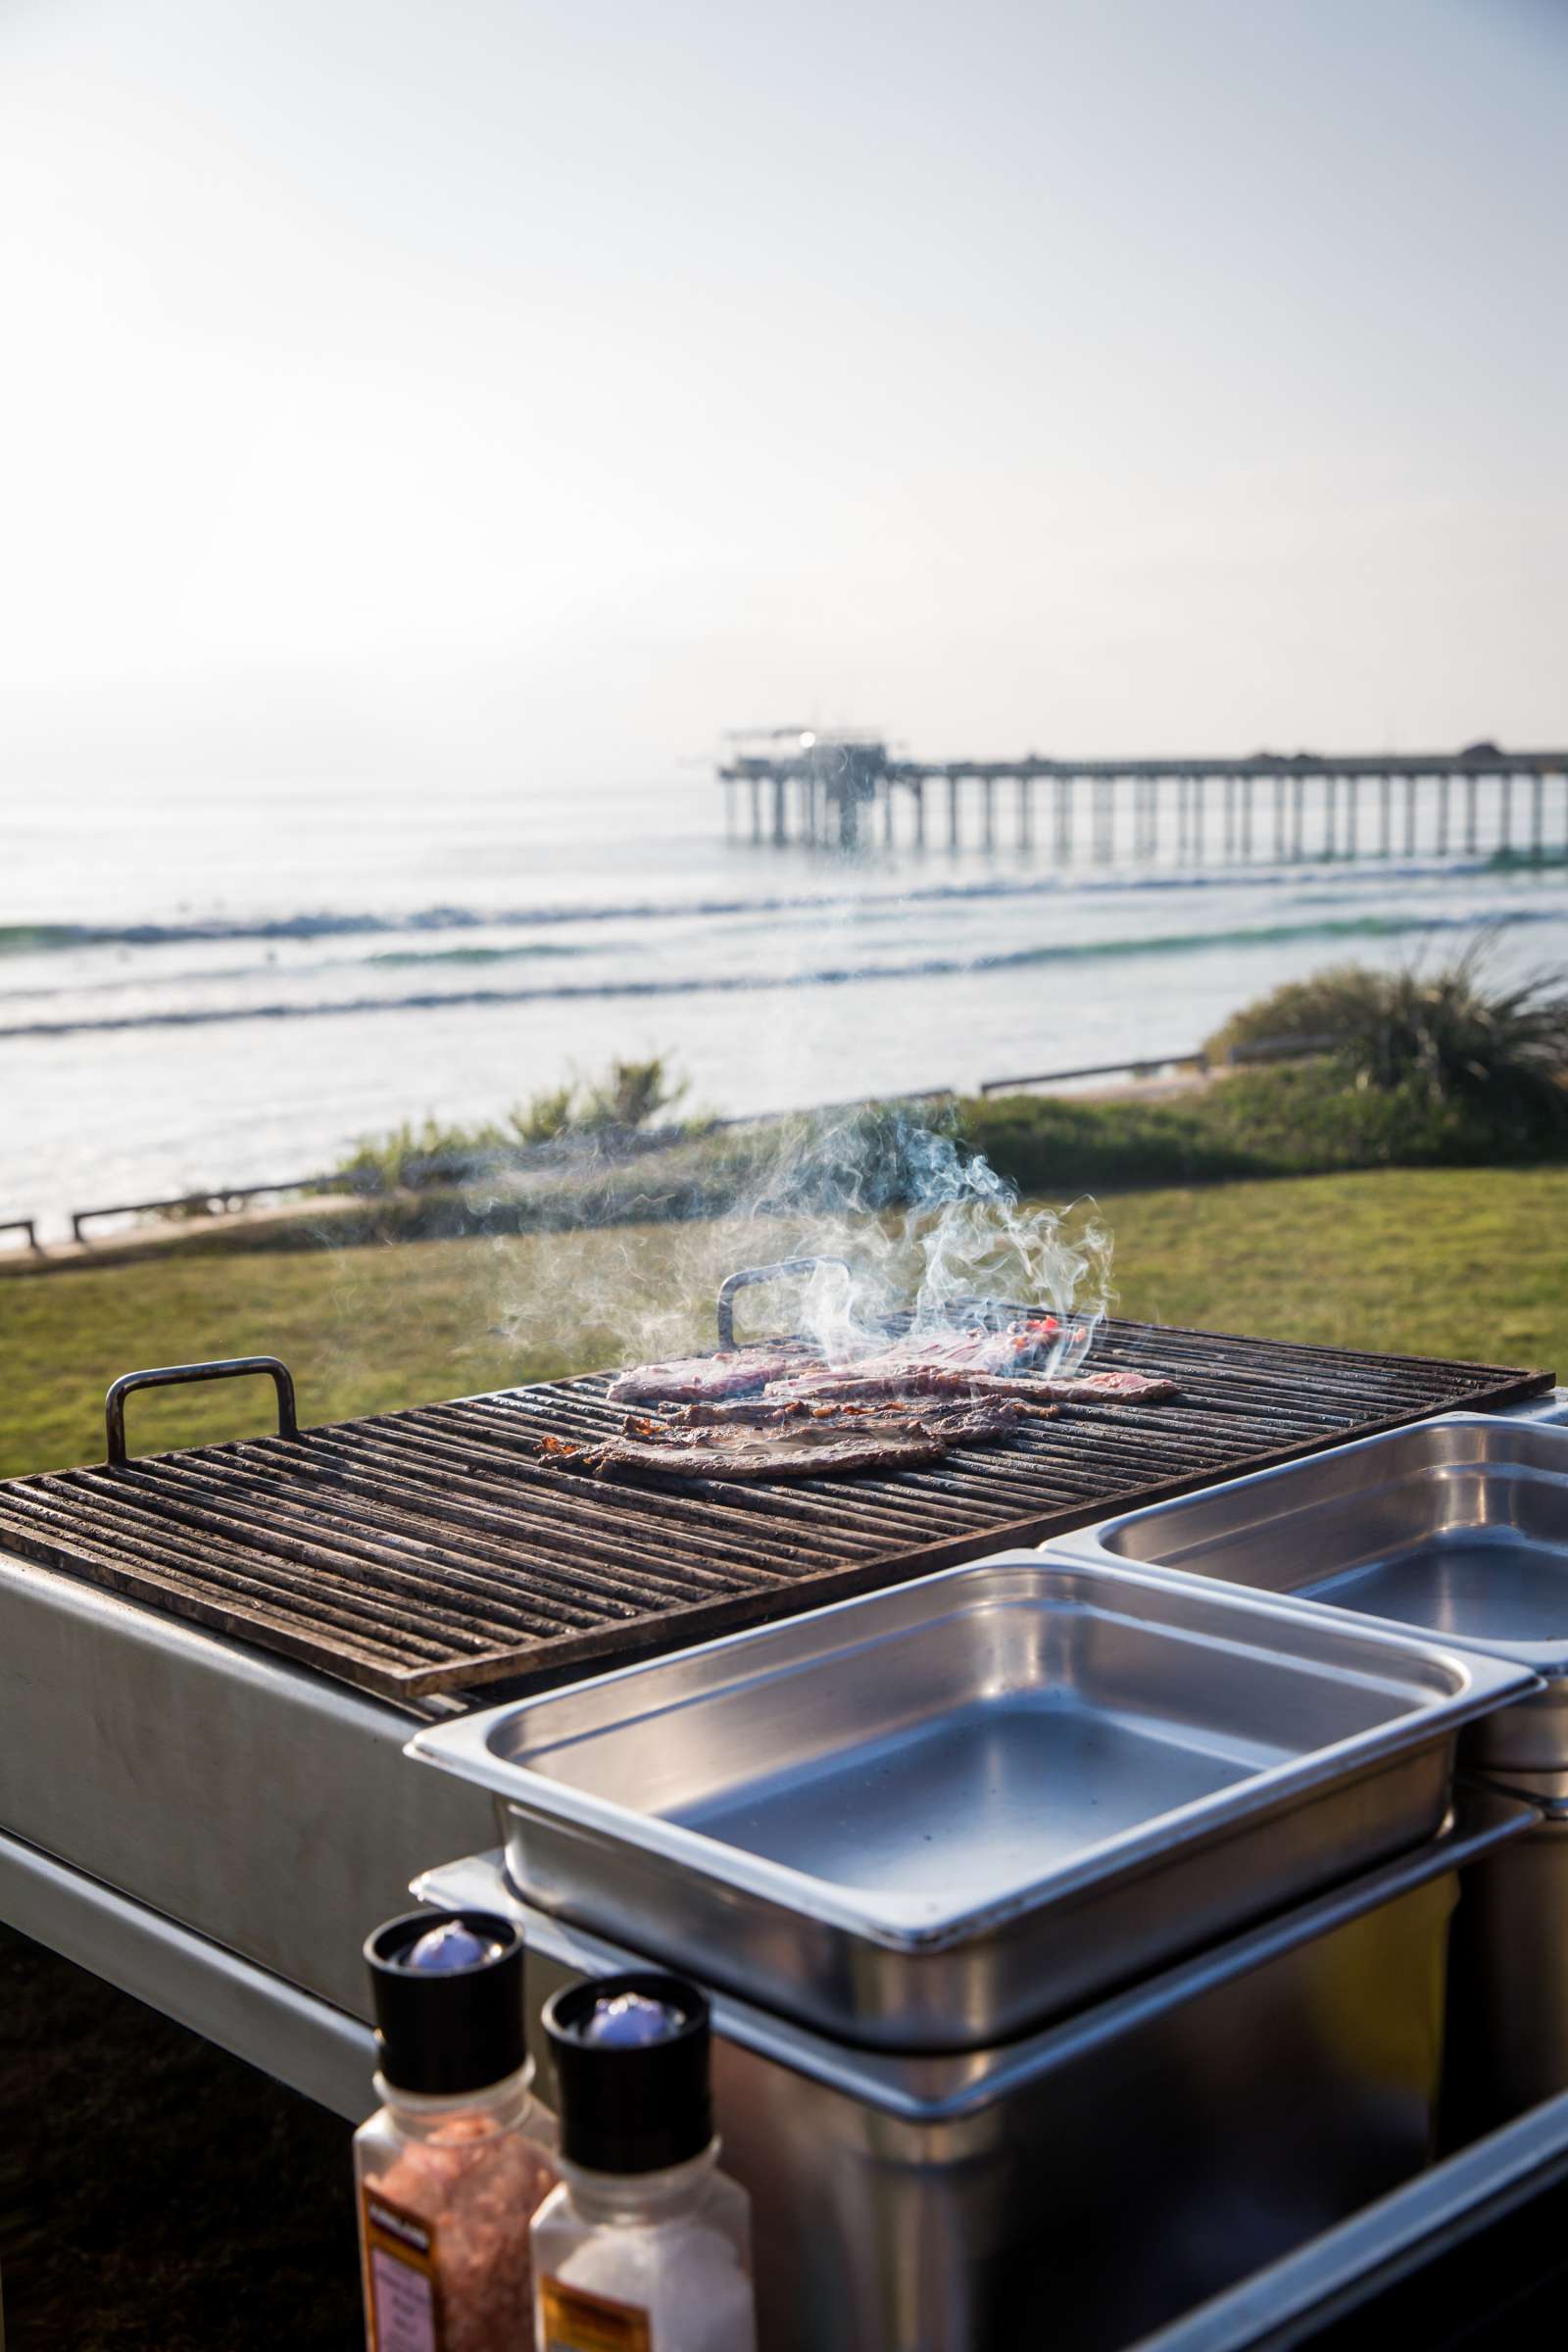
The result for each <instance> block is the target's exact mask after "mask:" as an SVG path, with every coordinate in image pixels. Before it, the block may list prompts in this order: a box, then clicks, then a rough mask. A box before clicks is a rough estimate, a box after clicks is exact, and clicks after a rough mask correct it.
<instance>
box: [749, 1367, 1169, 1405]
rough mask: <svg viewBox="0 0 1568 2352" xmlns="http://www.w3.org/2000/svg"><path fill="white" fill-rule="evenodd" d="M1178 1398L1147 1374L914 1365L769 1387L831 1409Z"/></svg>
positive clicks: (783, 1396)
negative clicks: (989, 1400)
mask: <svg viewBox="0 0 1568 2352" xmlns="http://www.w3.org/2000/svg"><path fill="white" fill-rule="evenodd" d="M1175 1394H1176V1383H1175V1382H1174V1381H1173V1380H1166V1379H1164V1378H1163V1377H1158V1378H1156V1377H1154V1376H1153V1375H1152V1374H1149V1373H1146V1372H1112V1371H1105V1372H1081V1373H1074V1374H1072V1375H1070V1376H1069V1377H1067V1378H1065V1379H1062V1378H1059V1377H1056V1376H1053V1375H1044V1374H1043V1375H1040V1376H1039V1377H1035V1378H1031V1376H1030V1375H1029V1374H1028V1373H1026V1372H1025V1373H1018V1374H1015V1375H1013V1376H1011V1377H1008V1376H1006V1375H1004V1374H1001V1373H996V1372H966V1371H959V1370H953V1369H950V1368H949V1367H948V1366H946V1365H943V1364H914V1365H911V1366H909V1367H908V1368H907V1369H906V1370H902V1371H901V1370H884V1371H881V1372H868V1371H866V1370H865V1369H864V1368H863V1367H862V1366H861V1365H859V1364H846V1365H844V1366H843V1367H842V1368H838V1369H835V1368H832V1367H824V1368H823V1369H822V1370H820V1371H811V1372H798V1373H796V1374H794V1375H793V1376H791V1377H790V1378H789V1379H786V1380H780V1381H772V1382H769V1384H768V1387H767V1389H766V1390H765V1391H764V1393H763V1401H764V1402H767V1401H769V1400H773V1399H776V1400H777V1401H778V1402H779V1403H781V1404H784V1403H794V1402H812V1403H825V1402H826V1401H828V1400H829V1399H838V1398H840V1397H842V1398H844V1399H845V1400H846V1401H852V1400H853V1401H856V1402H861V1403H876V1402H880V1401H882V1400H884V1399H887V1400H892V1399H893V1398H896V1397H1014V1398H1016V1399H1017V1401H1018V1402H1019V1403H1022V1404H1040V1405H1053V1404H1160V1403H1163V1402H1164V1400H1165V1399H1166V1398H1167V1397H1174V1396H1175Z"/></svg>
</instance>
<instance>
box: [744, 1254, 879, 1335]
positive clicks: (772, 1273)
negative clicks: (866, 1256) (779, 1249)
mask: <svg viewBox="0 0 1568 2352" xmlns="http://www.w3.org/2000/svg"><path fill="white" fill-rule="evenodd" d="M818 1266H838V1267H840V1268H841V1269H842V1270H843V1272H844V1273H846V1274H848V1273H849V1271H850V1261H849V1259H848V1258H847V1257H781V1258H780V1259H779V1261H778V1263H777V1265H776V1266H741V1267H738V1268H737V1270H736V1271H735V1272H734V1273H733V1274H726V1275H725V1277H724V1279H723V1281H722V1282H721V1283H720V1285H719V1290H718V1344H719V1346H720V1348H733V1347H734V1345H735V1294H736V1292H737V1291H746V1290H750V1289H751V1287H752V1284H753V1283H754V1282H772V1281H774V1280H775V1279H776V1278H777V1277H778V1276H779V1275H780V1274H814V1273H815V1272H816V1269H817V1267H818Z"/></svg>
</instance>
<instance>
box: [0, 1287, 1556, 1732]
mask: <svg viewBox="0 0 1568 2352" xmlns="http://www.w3.org/2000/svg"><path fill="white" fill-rule="evenodd" d="M1095 1362H1096V1363H1097V1365H1125V1366H1128V1367H1130V1368H1133V1369H1140V1370H1145V1371H1159V1372H1168V1373H1170V1374H1171V1375H1172V1376H1173V1377H1174V1378H1175V1379H1176V1380H1177V1381H1178V1382H1179V1384H1180V1390H1181V1394H1180V1397H1179V1398H1178V1399H1177V1400H1176V1401H1174V1402H1172V1403H1169V1404H1163V1405H1157V1406H1152V1407H1149V1408H1146V1409H1140V1408H1136V1407H1117V1406H1112V1405H1071V1406H1067V1407H1065V1408H1064V1409H1063V1413H1062V1417H1061V1418H1060V1419H1059V1420H1056V1421H1041V1422H1039V1423H1035V1424H1032V1425H1030V1426H1029V1427H1028V1428H1026V1429H1024V1430H1021V1431H1020V1432H1019V1433H1018V1434H1017V1435H1016V1436H1014V1437H1009V1438H1008V1439H1006V1440H1005V1441H1004V1442H1003V1443H1002V1444H1001V1445H998V1446H986V1447H972V1448H960V1449H959V1450H957V1451H956V1452H955V1453H952V1454H950V1455H948V1456H947V1457H946V1458H945V1459H944V1460H943V1461H941V1462H940V1463H938V1464H935V1465H933V1466H932V1467H930V1468H928V1469H923V1470H905V1471H896V1472H891V1473H888V1474H886V1475H875V1474H873V1475H867V1476H860V1477H855V1478H848V1479H846V1478H820V1479H809V1480H792V1481H789V1482H782V1481H781V1482H778V1483H775V1484H772V1485H766V1484H762V1485H747V1486H738V1485H726V1484H721V1483H719V1482H716V1481H713V1480H707V1479H703V1480H685V1479H681V1480H676V1479H673V1478H672V1479H671V1480H669V1481H668V1483H667V1484H654V1483H644V1482H639V1483H637V1484H636V1485H630V1484H620V1483H609V1482H606V1481H599V1480H594V1479H591V1478H587V1477H585V1476H584V1475H583V1474H581V1473H580V1472H576V1471H572V1470H566V1469H562V1468H559V1467H557V1466H555V1465H553V1464H552V1463H550V1462H549V1461H547V1460H546V1461H541V1460H539V1459H538V1458H536V1456H535V1453H534V1450H533V1449H534V1446H536V1444H537V1441H538V1440H539V1439H540V1438H542V1437H544V1436H546V1435H554V1436H558V1437H568V1438H569V1437H583V1438H598V1437H603V1436H606V1435H608V1434H611V1433H612V1432H613V1431H615V1430H617V1429H618V1428H619V1426H620V1423H621V1419H622V1417H623V1414H622V1408H619V1407H616V1406H612V1405H609V1404H607V1403H606V1401H605V1390H606V1388H607V1386H608V1376H607V1375H604V1374H594V1375H590V1376H588V1377H586V1378H583V1379H580V1380H570V1381H558V1382H554V1383H551V1384H549V1385H548V1386H542V1387H538V1388H527V1389H515V1390H506V1391H502V1392H500V1393H498V1394H496V1395H495V1396H490V1397H466V1398H464V1399H462V1400H461V1401H458V1402H455V1403H451V1404H433V1405H421V1406H418V1407H416V1408H414V1409H413V1410H410V1411H407V1412H398V1413H381V1414H375V1415H373V1416H371V1417H370V1418H369V1419H367V1420H361V1421H345V1422H340V1423H337V1424H336V1425H331V1426H327V1427H325V1428H321V1429H313V1430H307V1431H305V1432H304V1433H302V1434H301V1435H299V1436H297V1437H288V1436H279V1437H275V1438H271V1437H269V1438H253V1439H246V1440H243V1441H241V1442H240V1443H237V1444H232V1445H224V1446H196V1447H192V1448H189V1449H187V1450H184V1451H180V1452H176V1453H168V1454H161V1455H154V1456H150V1457H147V1458H145V1459H142V1460H138V1461H124V1460H121V1461H117V1462H115V1463H114V1464H113V1465H112V1466H105V1467H96V1468H85V1469H79V1470H65V1471H58V1472H50V1473H47V1474H45V1475H42V1476H38V1477H32V1478H21V1479H14V1480H11V1481H10V1482H8V1483H3V1484H0V1549H9V1550H10V1551H12V1552H13V1553H20V1554H21V1555H22V1556H23V1557H24V1558H26V1559H29V1560H34V1561H38V1562H41V1563H42V1564H44V1565H45V1566H48V1567H51V1568H58V1569H64V1570H66V1571H68V1572H71V1573H73V1574H76V1575H79V1576H83V1577H86V1578H88V1579H90V1580H91V1581H92V1582H93V1583H95V1584H100V1585H105V1586H108V1587H110V1588H111V1589H112V1590H114V1591H116V1592H119V1593H124V1594H127V1595H128V1596H130V1597H131V1598H133V1599H136V1600H139V1601H144V1602H148V1603H150V1604H152V1605H154V1606H158V1607H162V1608H165V1609H168V1610H170V1611H171V1612H172V1613H173V1614H174V1615H176V1616H180V1617H186V1618H191V1619H193V1620H195V1621H196V1622H197V1623H198V1624H202V1625H206V1626H210V1627H213V1628H216V1629H217V1630H219V1631H221V1632H223V1633H226V1634H233V1635H238V1636H240V1637H241V1638H242V1639H244V1640H247V1641H251V1642H256V1643H258V1644H259V1645H260V1646H261V1647H263V1648H265V1649H270V1650H276V1651H280V1652H282V1653H283V1654H284V1655H286V1656H289V1657H293V1658H297V1659H300V1660H303V1661H304V1662H305V1663H307V1664H309V1665H312V1666H315V1667H318V1668H320V1669H321V1670H323V1671H324V1672H326V1673H328V1674H332V1675H336V1676H338V1677H340V1678H341V1679H343V1680H345V1681H347V1682H350V1683H354V1684H358V1685H360V1686H361V1687H362V1688H365V1689H368V1690H370V1691H378V1692H381V1693H383V1694H386V1695H389V1696H394V1697H403V1698H414V1697H417V1696H420V1695H423V1694H425V1693H429V1692H434V1691H445V1690H461V1689H463V1688H465V1687H466V1686H469V1685H474V1684H480V1683H488V1682H495V1681H498V1680H502V1679H507V1678H517V1677H522V1676H534V1675H538V1674H540V1673H544V1672H551V1673H553V1672H555V1671H557V1670H560V1669H564V1668H568V1667H573V1668H574V1667H577V1666H586V1665H587V1664H589V1663H590V1662H601V1663H605V1662H613V1661H615V1660H619V1659H623V1658H627V1657H630V1656H632V1655H634V1654H641V1653H645V1652H646V1651H648V1650H649V1649H651V1648H654V1647H656V1646H668V1645H670V1644H671V1643H672V1642H690V1641H696V1640H699V1639H702V1638H704V1637H706V1636H708V1635H711V1634H715V1633H719V1632H723V1631H726V1630H728V1629H730V1628H732V1627H735V1626H739V1625H743V1624H747V1623H751V1622H753V1621H755V1620H757V1619H759V1618H763V1617H769V1616H777V1615H781V1614H784V1613H786V1612H788V1611H790V1610H793V1609H800V1608H807V1607H810V1606H813V1605H815V1604H817V1603H819V1602H822V1601H825V1600H829V1599H835V1598H838V1597H841V1596H842V1595H844V1594H846V1593H852V1592H857V1591H859V1590H862V1589H864V1588H866V1587H868V1586H873V1585H879V1584H887V1583H891V1582H894V1581H895V1580H897V1579H900V1578H903V1577H907V1576H910V1575H916V1574H919V1573H921V1572H923V1571H926V1570H929V1569H933V1568H939V1567H944V1566H949V1565H952V1564H954V1563H956V1562H957V1561H960V1560H969V1559H977V1558H980V1557H981V1556H982V1555H983V1554H985V1553H986V1552H989V1551H995V1550H998V1549H1003V1548H1005V1547H1007V1546H1009V1545H1015V1544H1037V1543H1040V1542H1042V1541H1043V1540H1044V1539H1045V1538H1046V1537H1048V1536H1052V1535H1057V1534H1060V1533H1062V1532H1063V1531H1064V1530H1066V1529H1068V1528H1072V1527H1081V1526H1084V1525H1086V1524H1087V1523H1088V1522H1089V1521H1090V1520H1092V1519H1098V1518H1102V1517H1104V1516H1105V1515H1106V1514H1107V1513H1109V1512H1110V1511H1111V1510H1113V1509H1124V1508H1127V1507H1129V1506H1130V1505H1131V1504H1133V1503H1134V1502H1136V1501H1148V1500H1152V1499H1154V1498H1155V1497H1157V1496H1159V1495H1170V1494H1177V1493H1180V1492H1182V1491H1183V1490H1184V1489H1187V1488H1191V1487H1195V1486H1201V1485H1205V1484H1207V1483H1209V1482H1211V1481H1212V1480H1215V1479H1218V1478H1223V1477H1228V1476H1230V1475H1232V1474H1234V1473H1235V1472H1237V1471H1240V1470H1242V1469H1244V1468H1256V1467H1258V1466H1259V1465H1261V1464H1262V1463H1265V1462H1269V1461H1283V1460H1289V1459H1292V1458H1294V1457H1295V1456H1297V1455H1299V1454H1303V1453H1309V1452H1311V1451H1313V1450H1314V1449H1315V1448H1317V1447H1320V1446H1330V1445H1334V1444H1336V1443H1338V1442H1340V1441H1342V1440H1344V1439H1346V1438H1348V1437H1352V1436H1357V1435H1364V1434H1367V1433H1369V1432H1371V1431H1373V1430H1377V1429H1389V1428H1394V1427H1397V1425H1398V1424H1400V1423H1402V1422H1406V1421H1413V1420H1419V1419H1421V1418H1422V1417H1424V1416H1425V1415H1427V1414H1431V1413H1436V1412H1446V1411H1451V1410H1454V1409H1455V1408H1458V1407H1463V1406H1482V1407H1487V1406H1492V1407H1495V1406H1501V1405H1504V1404H1511V1403H1514V1402H1516V1401H1518V1400H1519V1399H1521V1398H1523V1397H1528V1396H1532V1395H1535V1394H1537V1393H1539V1392H1540V1391H1542V1390H1544V1388H1546V1387H1548V1386H1549V1384H1550V1377H1551V1376H1550V1375H1549V1374H1548V1373H1544V1372H1536V1373H1532V1372H1522V1371H1517V1370H1512V1369H1509V1368H1507V1367H1504V1366H1498V1365H1492V1364H1465V1363H1442V1362H1434V1361H1429V1360H1427V1359H1425V1358H1419V1357H1403V1356H1386V1355H1361V1354H1354V1353H1350V1352H1348V1351H1345V1350H1342V1349H1336V1348H1299V1347H1287V1346H1283V1345H1279V1344H1276V1343H1273V1342H1269V1341H1263V1340H1248V1339H1232V1338H1226V1337H1221V1336H1218V1335H1216V1334H1213V1333H1207V1332H1191V1331H1173V1330H1169V1329H1159V1330H1156V1329H1153V1328H1152V1327H1150V1326H1148V1325H1143V1324H1131V1323H1110V1324H1107V1325H1105V1326H1104V1327H1103V1333H1102V1336H1101V1339H1100V1341H1099V1343H1098V1344H1097V1348H1096V1352H1095ZM284 1377H285V1378H286V1376H284Z"/></svg>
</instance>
